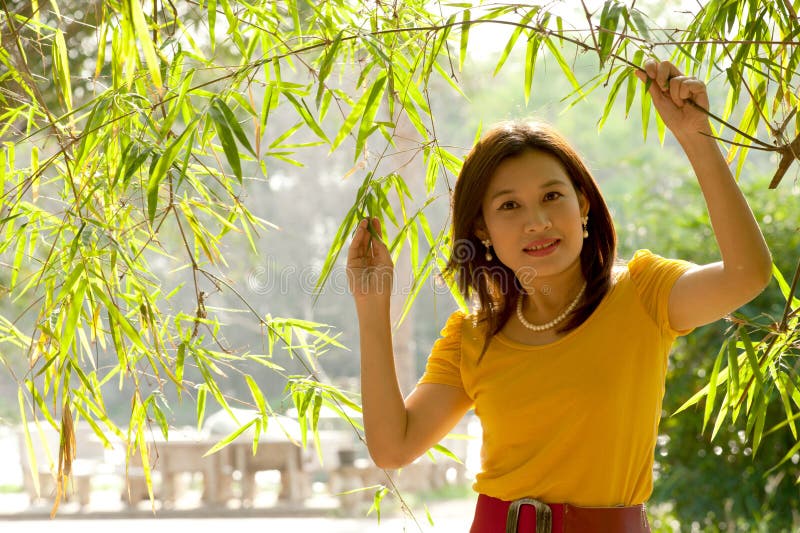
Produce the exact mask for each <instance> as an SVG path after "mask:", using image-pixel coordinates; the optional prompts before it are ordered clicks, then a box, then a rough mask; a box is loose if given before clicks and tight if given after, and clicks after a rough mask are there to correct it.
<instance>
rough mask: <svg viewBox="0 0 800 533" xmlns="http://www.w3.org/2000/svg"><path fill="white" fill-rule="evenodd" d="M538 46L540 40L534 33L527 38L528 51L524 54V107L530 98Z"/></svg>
mask: <svg viewBox="0 0 800 533" xmlns="http://www.w3.org/2000/svg"><path fill="white" fill-rule="evenodd" d="M539 44H541V40H540V39H539V38H538V36H537V35H536V34H534V33H531V34H530V35H529V36H528V49H527V51H526V53H525V86H524V87H525V105H526V106H527V105H528V101H529V100H530V96H531V87H532V85H533V73H534V69H535V68H536V55H537V53H538V52H539Z"/></svg>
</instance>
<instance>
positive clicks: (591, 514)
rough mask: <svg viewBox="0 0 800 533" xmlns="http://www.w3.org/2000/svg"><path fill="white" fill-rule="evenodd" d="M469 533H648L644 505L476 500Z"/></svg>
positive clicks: (479, 498)
mask: <svg viewBox="0 0 800 533" xmlns="http://www.w3.org/2000/svg"><path fill="white" fill-rule="evenodd" d="M470 533H650V527H649V525H648V523H647V514H646V513H645V509H644V505H632V506H627V507H578V506H576V505H571V504H568V503H555V504H553V503H550V504H547V503H544V502H541V501H539V500H536V499H534V498H520V499H518V500H514V501H505V500H500V499H498V498H492V497H491V496H487V495H485V494H480V495H479V496H478V504H477V506H476V507H475V519H474V520H473V523H472V528H471V529H470Z"/></svg>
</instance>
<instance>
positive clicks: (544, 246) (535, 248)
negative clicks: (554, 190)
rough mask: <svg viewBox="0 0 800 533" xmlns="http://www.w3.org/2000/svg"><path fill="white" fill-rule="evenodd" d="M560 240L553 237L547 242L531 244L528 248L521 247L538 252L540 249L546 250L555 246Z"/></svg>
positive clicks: (527, 250)
mask: <svg viewBox="0 0 800 533" xmlns="http://www.w3.org/2000/svg"><path fill="white" fill-rule="evenodd" d="M559 242H560V241H559V240H558V239H554V240H552V241H550V242H548V243H544V244H538V245H536V246H531V247H529V248H523V250H524V251H526V252H540V251H542V250H547V249H550V248H553V247H554V246H556V245H557V244H558V243H559Z"/></svg>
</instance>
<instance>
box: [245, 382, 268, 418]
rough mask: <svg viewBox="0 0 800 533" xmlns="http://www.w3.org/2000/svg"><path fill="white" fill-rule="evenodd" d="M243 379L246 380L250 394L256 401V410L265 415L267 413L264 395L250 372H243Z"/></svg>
mask: <svg viewBox="0 0 800 533" xmlns="http://www.w3.org/2000/svg"><path fill="white" fill-rule="evenodd" d="M244 378H245V381H247V386H248V387H250V394H252V395H253V400H255V402H256V406H257V407H258V412H259V413H261V415H262V416H266V414H267V403H266V401H265V400H264V395H263V394H262V392H261V388H260V387H259V386H258V384H257V383H256V382H255V380H254V379H253V377H252V376H251V375H250V374H245V376H244Z"/></svg>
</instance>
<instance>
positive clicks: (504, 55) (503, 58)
mask: <svg viewBox="0 0 800 533" xmlns="http://www.w3.org/2000/svg"><path fill="white" fill-rule="evenodd" d="M538 12H539V6H533V8H532V9H530V10H528V12H527V13H525V15H524V16H523V17H522V18H521V19H520V21H519V26H517V27H516V28H515V29H514V31H513V32H512V33H511V37H509V38H508V42H507V43H506V47H505V48H504V49H503V52H502V53H501V54H500V59H498V60H497V66H495V67H494V73H492V76H497V73H498V72H500V69H501V68H503V65H504V64H505V62H506V59H508V54H510V53H511V50H513V49H514V45H515V44H516V43H517V39H519V36H520V35H521V34H522V32H523V30H525V27H524V26H525V25H527V24H528V23H529V22H530V21H531V19H532V18H533V16H534V15H535V14H536V13H538Z"/></svg>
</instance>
